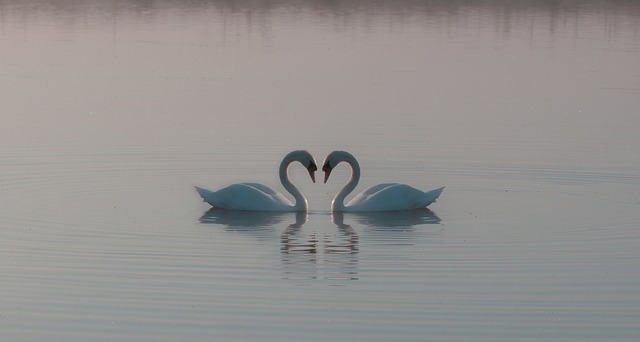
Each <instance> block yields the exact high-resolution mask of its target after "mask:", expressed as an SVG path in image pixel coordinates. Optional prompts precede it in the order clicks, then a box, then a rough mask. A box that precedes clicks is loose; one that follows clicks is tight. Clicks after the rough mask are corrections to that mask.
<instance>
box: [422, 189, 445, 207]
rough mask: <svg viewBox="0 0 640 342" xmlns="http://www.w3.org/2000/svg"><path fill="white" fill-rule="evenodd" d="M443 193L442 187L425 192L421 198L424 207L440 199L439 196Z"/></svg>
mask: <svg viewBox="0 0 640 342" xmlns="http://www.w3.org/2000/svg"><path fill="white" fill-rule="evenodd" d="M443 191H444V186H443V187H441V188H437V189H434V190H429V191H427V192H425V193H424V197H423V203H424V207H426V206H428V205H429V204H431V203H433V202H435V201H436V200H437V199H438V197H440V194H442V192H443Z"/></svg>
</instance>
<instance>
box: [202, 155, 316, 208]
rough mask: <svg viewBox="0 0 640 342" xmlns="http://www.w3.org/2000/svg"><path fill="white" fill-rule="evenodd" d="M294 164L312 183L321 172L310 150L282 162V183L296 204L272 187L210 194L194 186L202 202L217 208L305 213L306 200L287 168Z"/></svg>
mask: <svg viewBox="0 0 640 342" xmlns="http://www.w3.org/2000/svg"><path fill="white" fill-rule="evenodd" d="M294 161H297V162H300V163H301V164H302V165H304V167H306V168H307V171H309V176H310V177H311V180H312V181H313V182H314V183H315V182H316V178H315V173H314V172H315V171H317V170H318V167H317V166H316V161H315V159H313V156H311V154H310V153H309V152H307V151H293V152H291V153H289V154H287V155H286V156H285V157H284V159H282V162H281V163H280V182H281V183H282V186H284V188H285V189H286V190H287V191H288V192H289V193H290V194H292V195H293V198H294V200H295V203H291V201H289V199H287V198H286V197H285V196H284V195H283V194H281V193H279V192H278V191H276V190H274V189H273V188H271V187H269V186H266V185H263V184H258V183H239V184H232V185H229V186H228V187H226V188H222V189H220V190H218V191H210V190H206V189H202V188H199V187H197V186H196V187H195V188H196V190H197V191H198V194H200V196H201V197H202V199H203V200H204V201H205V202H207V203H209V204H211V205H212V206H213V207H214V208H223V209H231V210H252V211H306V210H307V208H308V205H307V199H306V198H305V197H304V195H303V194H302V193H301V192H300V190H298V188H297V187H296V186H295V185H293V183H291V180H289V175H288V174H287V169H288V168H289V165H290V164H291V163H293V162H294Z"/></svg>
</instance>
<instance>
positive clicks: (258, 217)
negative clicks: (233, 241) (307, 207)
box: [200, 208, 304, 239]
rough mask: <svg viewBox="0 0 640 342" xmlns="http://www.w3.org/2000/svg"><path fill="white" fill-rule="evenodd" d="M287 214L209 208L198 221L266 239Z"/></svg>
mask: <svg viewBox="0 0 640 342" xmlns="http://www.w3.org/2000/svg"><path fill="white" fill-rule="evenodd" d="M287 214H289V213H280V212H268V211H242V210H227V209H219V208H211V209H209V210H208V211H207V212H206V213H204V215H202V216H201V217H200V222H201V223H206V224H218V225H221V226H224V229H225V230H227V231H230V232H240V233H246V234H249V235H253V236H254V237H256V238H259V239H268V238H269V237H270V236H273V234H274V232H275V229H274V227H275V226H277V225H279V224H280V223H281V222H282V221H283V220H284V219H285V218H286V216H285V215H287ZM303 223H304V222H303Z"/></svg>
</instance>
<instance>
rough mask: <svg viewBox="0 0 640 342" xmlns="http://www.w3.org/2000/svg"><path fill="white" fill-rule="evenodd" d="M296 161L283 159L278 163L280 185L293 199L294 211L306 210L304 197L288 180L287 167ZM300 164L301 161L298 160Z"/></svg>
mask: <svg viewBox="0 0 640 342" xmlns="http://www.w3.org/2000/svg"><path fill="white" fill-rule="evenodd" d="M296 160H298V159H295V158H294V159H288V158H285V159H283V160H282V162H281V163H280V170H279V175H280V183H282V186H283V187H284V188H285V190H287V191H288V192H289V193H290V194H291V195H292V196H293V198H294V203H293V208H294V209H295V210H307V199H306V198H305V197H304V195H303V194H302V192H300V190H299V189H298V188H297V187H296V186H295V185H294V184H293V183H292V182H291V180H290V179H289V174H288V169H289V165H291V163H293V162H294V161H296ZM298 161H300V162H302V161H301V160H298Z"/></svg>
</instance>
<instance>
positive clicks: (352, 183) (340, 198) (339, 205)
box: [331, 154, 360, 211]
mask: <svg viewBox="0 0 640 342" xmlns="http://www.w3.org/2000/svg"><path fill="white" fill-rule="evenodd" d="M343 161H344V162H347V164H349V166H351V179H349V182H348V183H347V184H346V185H345V186H344V187H343V188H342V190H340V192H338V194H337V195H336V197H334V198H333V201H332V202H331V209H332V210H335V211H344V210H345V209H346V206H345V205H344V199H345V197H347V195H348V194H350V193H351V192H352V191H353V190H354V189H355V188H356V186H358V182H359V181H360V164H358V161H357V160H356V158H354V157H353V156H352V155H350V154H348V155H343V156H341V158H340V160H339V161H338V162H343ZM336 165H337V164H336Z"/></svg>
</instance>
